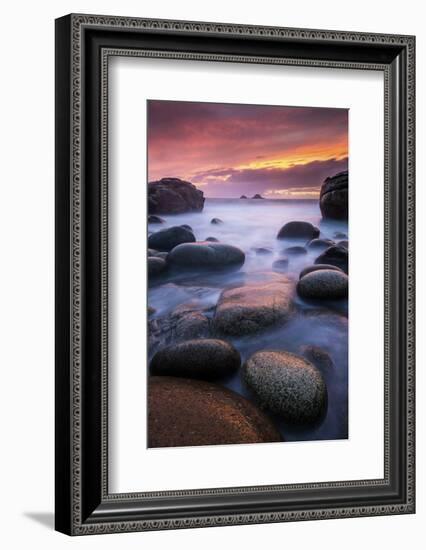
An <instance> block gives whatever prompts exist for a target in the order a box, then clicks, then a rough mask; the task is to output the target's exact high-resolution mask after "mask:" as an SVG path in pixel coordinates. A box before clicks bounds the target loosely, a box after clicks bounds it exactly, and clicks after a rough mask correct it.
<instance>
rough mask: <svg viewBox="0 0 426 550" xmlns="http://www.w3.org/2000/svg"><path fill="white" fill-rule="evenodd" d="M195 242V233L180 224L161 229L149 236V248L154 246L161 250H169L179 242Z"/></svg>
mask: <svg viewBox="0 0 426 550" xmlns="http://www.w3.org/2000/svg"><path fill="white" fill-rule="evenodd" d="M193 242H195V237H194V233H192V231H190V230H189V229H186V228H185V227H181V226H180V225H176V226H174V227H168V228H167V229H161V230H160V231H156V232H155V233H152V234H151V235H150V236H149V237H148V246H149V248H154V249H155V250H159V251H160V252H169V251H170V250H172V249H173V248H174V247H175V246H178V245H179V244H182V243H193Z"/></svg>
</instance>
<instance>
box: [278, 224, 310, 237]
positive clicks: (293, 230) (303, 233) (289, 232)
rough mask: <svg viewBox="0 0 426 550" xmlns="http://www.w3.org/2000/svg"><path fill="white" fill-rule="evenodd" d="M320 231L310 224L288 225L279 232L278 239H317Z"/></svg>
mask: <svg viewBox="0 0 426 550" xmlns="http://www.w3.org/2000/svg"><path fill="white" fill-rule="evenodd" d="M319 234H320V230H319V229H318V227H315V226H314V225H312V224H311V223H309V222H302V221H294V222H288V223H286V224H285V225H284V226H283V227H282V228H281V229H280V230H279V232H278V235H277V239H309V240H312V239H316V238H317V237H319Z"/></svg>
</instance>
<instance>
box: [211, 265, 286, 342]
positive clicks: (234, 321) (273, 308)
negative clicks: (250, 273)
mask: <svg viewBox="0 0 426 550" xmlns="http://www.w3.org/2000/svg"><path fill="white" fill-rule="evenodd" d="M293 298H294V282H293V281H292V280H291V279H289V278H287V277H286V276H284V275H283V276H281V277H279V279H278V280H277V281H275V282H270V283H263V284H256V283H254V284H247V285H245V286H242V287H237V288H231V289H228V290H224V291H223V292H222V294H221V295H220V298H219V301H218V303H217V306H216V313H215V316H214V319H213V326H214V328H215V329H216V330H217V331H218V332H219V333H223V334H229V335H233V336H243V335H245V334H251V333H255V332H259V331H261V330H264V329H266V328H268V327H270V326H272V325H275V324H279V323H283V322H285V321H287V320H288V318H289V317H290V315H291V313H292V311H293Z"/></svg>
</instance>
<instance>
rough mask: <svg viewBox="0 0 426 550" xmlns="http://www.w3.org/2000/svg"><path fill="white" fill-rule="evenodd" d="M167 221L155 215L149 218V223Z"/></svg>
mask: <svg viewBox="0 0 426 550" xmlns="http://www.w3.org/2000/svg"><path fill="white" fill-rule="evenodd" d="M165 222H166V220H163V218H160V216H155V215H154V214H151V215H150V216H148V223H165Z"/></svg>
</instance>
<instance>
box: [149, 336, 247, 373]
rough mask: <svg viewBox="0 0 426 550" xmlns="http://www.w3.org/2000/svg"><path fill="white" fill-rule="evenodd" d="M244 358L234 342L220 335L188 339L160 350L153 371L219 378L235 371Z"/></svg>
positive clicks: (151, 365)
mask: <svg viewBox="0 0 426 550" xmlns="http://www.w3.org/2000/svg"><path fill="white" fill-rule="evenodd" d="M240 364H241V358H240V354H239V353H238V351H237V350H236V349H235V348H234V346H233V345H232V344H230V343H229V342H226V341H225V340H218V339H208V338H206V339H196V340H186V341H185V342H181V343H179V344H173V345H171V346H168V347H166V348H164V349H162V350H160V351H158V352H157V353H156V354H155V355H154V357H153V358H152V360H151V364H150V371H151V374H153V375H156V376H182V377H184V378H198V379H201V380H215V379H220V378H224V377H226V376H229V375H231V374H233V373H234V372H235V371H237V370H238V369H239V368H240Z"/></svg>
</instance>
